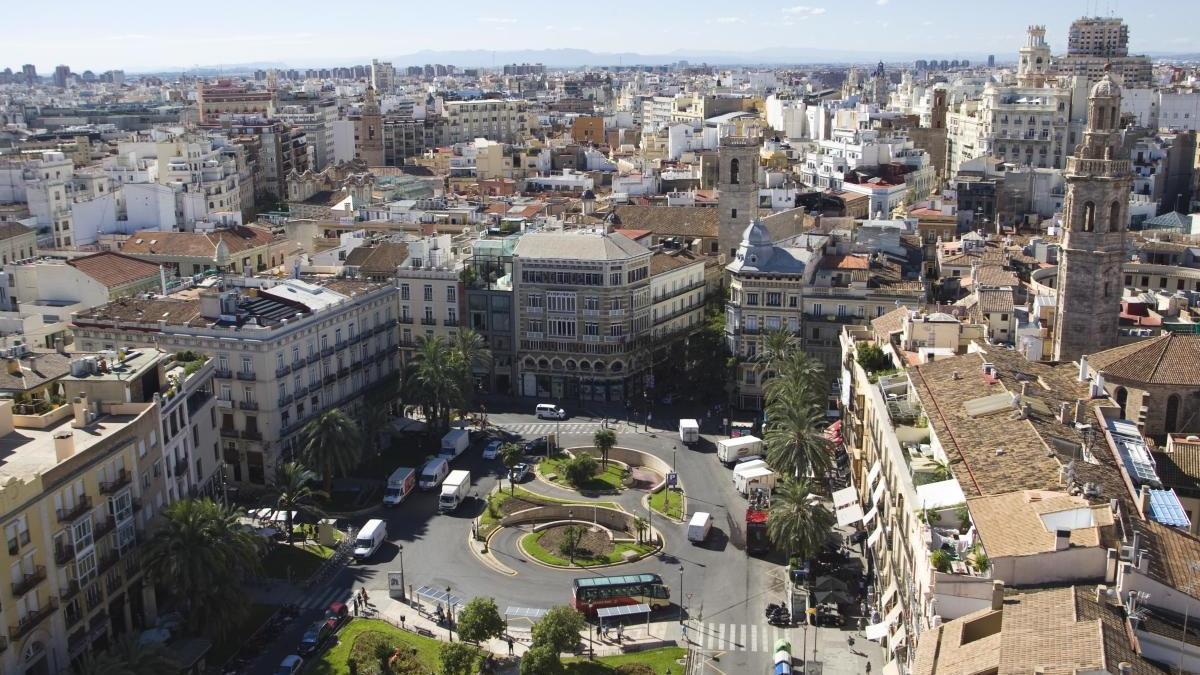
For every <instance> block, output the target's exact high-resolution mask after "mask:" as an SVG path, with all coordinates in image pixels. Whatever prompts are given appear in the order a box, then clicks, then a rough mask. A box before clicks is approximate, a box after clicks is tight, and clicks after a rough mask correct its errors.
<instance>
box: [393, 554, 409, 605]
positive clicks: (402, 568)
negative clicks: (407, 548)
mask: <svg viewBox="0 0 1200 675" xmlns="http://www.w3.org/2000/svg"><path fill="white" fill-rule="evenodd" d="M396 548H397V549H399V550H400V599H401V600H403V601H405V602H407V601H408V594H407V593H405V592H404V582H405V578H404V545H403V544H396Z"/></svg>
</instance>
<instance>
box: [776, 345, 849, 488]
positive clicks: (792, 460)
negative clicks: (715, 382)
mask: <svg viewBox="0 0 1200 675" xmlns="http://www.w3.org/2000/svg"><path fill="white" fill-rule="evenodd" d="M776 368H777V371H776V377H774V378H773V379H771V381H770V382H768V383H767V385H766V400H767V405H766V415H767V429H766V432H765V435H764V438H763V440H764V441H765V442H766V446H767V461H768V462H770V464H771V466H772V467H774V468H775V470H777V471H780V472H783V473H784V474H790V475H792V476H800V475H802V474H803V475H813V476H820V475H823V474H824V472H825V471H826V470H827V469H828V468H829V467H830V465H831V463H832V456H831V448H830V444H829V440H828V439H827V438H825V432H824V426H825V406H826V401H825V391H826V390H825V384H824V379H823V378H822V371H821V366H820V365H819V364H818V363H816V361H814V360H813V359H811V358H809V357H808V356H806V355H805V354H804V353H803V352H798V351H797V352H791V353H789V354H787V355H786V356H785V357H783V359H782V360H781V361H779V362H778V363H777V365H776Z"/></svg>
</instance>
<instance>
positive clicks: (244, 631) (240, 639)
mask: <svg viewBox="0 0 1200 675" xmlns="http://www.w3.org/2000/svg"><path fill="white" fill-rule="evenodd" d="M277 609H279V607H277V606H275V605H258V604H251V605H250V610H249V611H248V612H247V613H246V618H245V619H244V620H243V621H242V622H241V623H240V624H238V627H237V629H236V630H232V631H230V632H229V637H227V638H225V641H224V642H219V643H217V644H214V645H213V648H212V651H210V652H209V653H208V656H207V657H206V658H207V660H208V662H209V663H210V664H217V665H222V664H224V663H225V662H226V661H228V660H229V659H230V658H231V657H232V656H233V655H234V654H236V653H237V650H238V649H239V648H240V647H241V646H242V644H243V643H245V641H246V638H248V637H250V636H251V635H252V634H253V633H254V631H256V630H258V627H259V626H261V625H263V624H264V623H266V622H267V619H269V618H271V615H272V614H274V613H275V610H277Z"/></svg>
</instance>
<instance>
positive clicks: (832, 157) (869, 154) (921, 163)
mask: <svg viewBox="0 0 1200 675" xmlns="http://www.w3.org/2000/svg"><path fill="white" fill-rule="evenodd" d="M816 146H817V147H816V149H815V150H813V151H810V152H808V153H807V154H806V155H805V157H804V161H803V164H801V166H800V177H801V179H802V180H803V181H804V182H805V183H807V184H809V185H813V186H816V187H824V188H829V189H830V190H835V191H836V190H841V189H843V187H844V186H845V182H846V174H848V173H850V172H852V171H855V172H868V173H873V172H877V171H878V170H879V167H880V166H882V165H886V164H901V165H903V166H904V167H905V168H906V169H908V171H907V172H906V173H904V174H903V177H904V181H903V182H904V185H905V188H906V190H907V192H908V193H909V196H911V197H912V199H913V201H917V200H919V199H923V198H925V197H926V196H928V195H929V192H930V190H932V189H933V179H934V173H935V172H934V168H933V165H932V164H931V163H930V161H929V153H927V152H925V151H924V150H921V149H919V148H916V147H914V146H913V142H912V141H911V140H909V139H908V138H906V137H904V136H901V135H891V136H889V135H882V134H880V133H879V131H877V130H875V129H857V128H839V129H834V131H833V134H832V138H830V139H828V140H818V141H816ZM851 182H860V181H857V180H854V181H851ZM884 213H885V214H890V213H891V210H890V209H888V210H886V211H884ZM871 214H872V215H874V214H875V211H872V212H871Z"/></svg>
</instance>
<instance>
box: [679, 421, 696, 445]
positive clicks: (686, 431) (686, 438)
mask: <svg viewBox="0 0 1200 675" xmlns="http://www.w3.org/2000/svg"><path fill="white" fill-rule="evenodd" d="M679 440H680V441H681V442H682V443H683V444H684V445H691V444H692V443H695V442H697V441H699V440H700V423H699V422H697V421H696V420H679Z"/></svg>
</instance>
